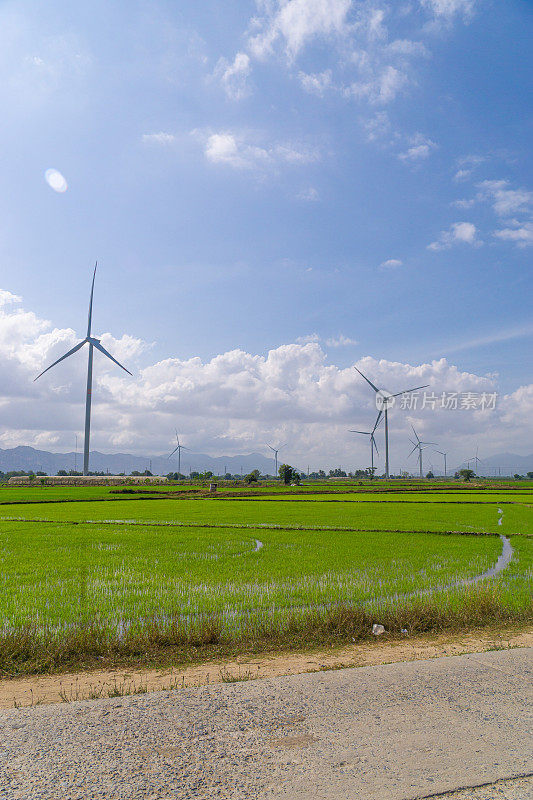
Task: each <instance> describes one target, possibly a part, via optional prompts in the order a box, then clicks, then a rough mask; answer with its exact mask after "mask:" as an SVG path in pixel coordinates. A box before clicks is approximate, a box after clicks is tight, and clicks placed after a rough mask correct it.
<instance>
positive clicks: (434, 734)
mask: <svg viewBox="0 0 533 800" xmlns="http://www.w3.org/2000/svg"><path fill="white" fill-rule="evenodd" d="M532 656H533V649H532V648H520V649H515V650H505V651H493V652H489V653H483V654H470V655H464V656H452V657H447V658H440V659H431V660H426V661H415V662H409V663H400V664H389V665H384V666H378V667H362V668H352V669H342V670H336V671H330V672H319V673H314V674H311V675H309V674H308V675H292V676H290V677H284V678H273V679H270V680H266V679H265V680H256V681H248V682H241V683H231V684H218V685H211V686H206V687H203V688H200V689H187V690H183V691H173V692H157V693H154V694H150V695H139V696H133V697H122V698H115V699H107V700H98V701H92V702H90V701H84V702H77V703H72V704H68V705H67V704H62V705H51V706H41V707H37V708H32V709H13V710H10V711H3V712H2V713H1V714H0V776H1V777H0V798H3V799H7V798H9V800H52V798H53V800H90V799H91V798H98V800H101V799H102V798H110V799H111V798H113V800H122V799H123V800H133V799H134V798H143V800H146V799H148V798H153V800H156V799H157V800H167V799H169V800H170V798H172V799H174V798H176V799H178V798H179V799H180V800H181V798H195V799H196V800H207V798H209V799H211V798H220V799H221V800H225V799H226V798H228V800H229V799H230V798H231V800H244V798H261V799H263V798H265V800H281V798H285V799H290V800H310V799H311V798H313V800H326V798H327V800H340V799H341V798H342V800H352V798H353V799H354V800H355V798H357V799H359V798H364V800H378V799H379V800H412V799H413V798H420V797H427V796H430V795H437V794H439V793H443V792H449V791H452V790H458V789H461V788H462V787H469V786H470V787H474V786H480V784H487V783H491V782H495V781H498V780H502V779H503V781H504V783H498V784H495V786H493V787H491V788H488V787H484V788H483V789H472V790H470V794H465V793H464V791H463V793H462V794H461V793H460V792H459V793H457V794H456V795H455V797H456V798H457V800H459V798H460V800H470V798H472V800H478V798H479V800H489V798H492V797H494V798H498V800H507V798H509V800H525V798H527V797H529V796H530V795H529V792H530V790H531V785H532V784H531V781H528V780H525V779H523V778H521V779H520V780H511V779H514V778H516V777H517V776H525V775H529V774H531V773H532V772H533V766H532V765H533V758H532V753H531V715H530V714H529V717H528V711H529V712H530V711H531V700H532V693H531V686H532V683H531V666H532ZM515 790H516V791H517V792H519V794H513V793H512V792H515ZM476 792H477V793H476ZM480 792H481V793H480ZM490 792H499V793H496V794H495V793H493V794H490ZM504 792H507V794H505V793H504ZM520 792H527V794H522V795H521V794H520ZM453 796H454V795H452V797H453Z"/></svg>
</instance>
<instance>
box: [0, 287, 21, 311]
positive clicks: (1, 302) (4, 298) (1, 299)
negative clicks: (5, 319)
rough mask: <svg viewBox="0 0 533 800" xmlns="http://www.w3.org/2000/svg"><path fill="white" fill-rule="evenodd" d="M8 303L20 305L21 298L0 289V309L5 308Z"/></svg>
mask: <svg viewBox="0 0 533 800" xmlns="http://www.w3.org/2000/svg"><path fill="white" fill-rule="evenodd" d="M8 303H22V297H20V296H19V295H18V294H13V292H8V291H7V289H0V308H1V307H2V306H7V304H8Z"/></svg>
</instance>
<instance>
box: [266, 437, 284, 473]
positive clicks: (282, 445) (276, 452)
mask: <svg viewBox="0 0 533 800" xmlns="http://www.w3.org/2000/svg"><path fill="white" fill-rule="evenodd" d="M286 445H287V442H285V444H280V445H278V447H272V445H270V444H267V447H270V449H271V450H272V452H273V453H274V462H275V464H276V477H277V476H278V453H279V451H280V450H281V448H282V447H286Z"/></svg>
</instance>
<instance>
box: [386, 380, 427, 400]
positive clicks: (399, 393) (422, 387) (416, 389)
mask: <svg viewBox="0 0 533 800" xmlns="http://www.w3.org/2000/svg"><path fill="white" fill-rule="evenodd" d="M428 386H429V383H425V384H424V385H423V386H415V387H414V389H404V390H403V392H396V394H391V397H399V396H400V395H401V394H407V393H408V392H416V391H418V389H427V388H428Z"/></svg>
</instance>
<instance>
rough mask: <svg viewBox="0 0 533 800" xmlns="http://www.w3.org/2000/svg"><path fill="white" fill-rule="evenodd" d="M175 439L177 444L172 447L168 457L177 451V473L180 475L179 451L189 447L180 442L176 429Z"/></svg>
mask: <svg viewBox="0 0 533 800" xmlns="http://www.w3.org/2000/svg"><path fill="white" fill-rule="evenodd" d="M176 441H177V443H178V444H177V446H176V447H175V448H174V450H173V451H172V452H171V454H170V455H169V458H172V456H173V455H174V453H175V452H176V450H177V451H178V475H180V476H181V451H182V450H188V449H189V448H188V447H185V445H183V444H180V437H179V436H178V431H177V430H176Z"/></svg>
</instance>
